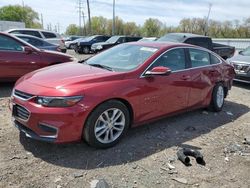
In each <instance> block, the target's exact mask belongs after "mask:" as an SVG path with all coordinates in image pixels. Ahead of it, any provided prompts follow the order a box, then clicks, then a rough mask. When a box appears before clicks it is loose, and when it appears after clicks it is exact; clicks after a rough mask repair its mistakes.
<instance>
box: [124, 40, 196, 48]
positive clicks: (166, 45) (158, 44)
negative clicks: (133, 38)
mask: <svg viewBox="0 0 250 188" xmlns="http://www.w3.org/2000/svg"><path fill="white" fill-rule="evenodd" d="M129 44H133V45H142V46H145V47H153V48H162V49H163V48H171V47H194V46H193V45H190V44H185V43H175V42H158V41H145V42H144V41H138V42H130V43H129ZM195 47H197V48H200V47H198V46H195Z"/></svg>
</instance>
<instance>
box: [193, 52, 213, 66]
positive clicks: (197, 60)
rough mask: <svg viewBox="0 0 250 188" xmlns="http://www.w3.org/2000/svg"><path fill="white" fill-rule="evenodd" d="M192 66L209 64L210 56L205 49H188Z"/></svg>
mask: <svg viewBox="0 0 250 188" xmlns="http://www.w3.org/2000/svg"><path fill="white" fill-rule="evenodd" d="M189 55H190V59H191V63H192V67H203V66H207V65H210V56H209V53H208V52H206V51H202V50H198V49H189Z"/></svg>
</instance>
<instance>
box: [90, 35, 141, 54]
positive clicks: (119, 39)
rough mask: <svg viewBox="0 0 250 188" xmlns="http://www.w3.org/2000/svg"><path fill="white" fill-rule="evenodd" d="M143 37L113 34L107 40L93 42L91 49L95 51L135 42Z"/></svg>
mask: <svg viewBox="0 0 250 188" xmlns="http://www.w3.org/2000/svg"><path fill="white" fill-rule="evenodd" d="M140 39H141V37H131V36H113V37H111V38H109V39H108V40H107V41H106V42H97V43H94V44H92V46H91V51H92V52H94V53H97V52H100V51H102V50H106V49H108V48H111V47H113V46H115V45H118V44H122V43H125V42H135V41H138V40H140Z"/></svg>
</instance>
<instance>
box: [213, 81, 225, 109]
mask: <svg viewBox="0 0 250 188" xmlns="http://www.w3.org/2000/svg"><path fill="white" fill-rule="evenodd" d="M224 99H225V90H224V87H223V85H222V84H221V83H219V84H216V85H215V87H214V89H213V93H212V100H211V103H210V107H211V108H212V110H214V111H215V112H219V111H221V110H222V108H223V105H224Z"/></svg>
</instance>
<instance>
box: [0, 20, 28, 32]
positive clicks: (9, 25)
mask: <svg viewBox="0 0 250 188" xmlns="http://www.w3.org/2000/svg"><path fill="white" fill-rule="evenodd" d="M16 28H25V23H24V22H12V21H0V31H7V30H9V29H16Z"/></svg>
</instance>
